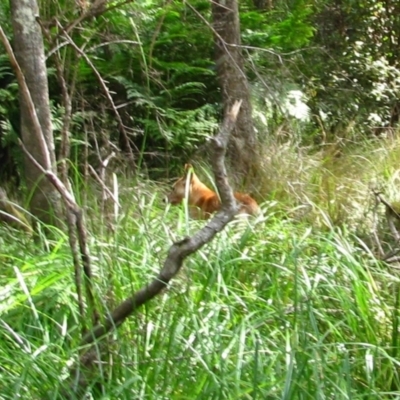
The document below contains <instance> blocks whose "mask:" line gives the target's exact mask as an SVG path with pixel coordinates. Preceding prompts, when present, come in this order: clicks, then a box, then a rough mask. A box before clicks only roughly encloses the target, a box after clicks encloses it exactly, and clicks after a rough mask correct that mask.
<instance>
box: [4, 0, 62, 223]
mask: <svg viewBox="0 0 400 400" xmlns="http://www.w3.org/2000/svg"><path fill="white" fill-rule="evenodd" d="M10 4H11V18H12V26H13V31H14V40H13V44H14V52H15V57H16V59H17V61H18V64H19V65H20V67H21V70H22V72H23V74H24V76H25V81H26V84H27V86H28V89H29V91H30V94H31V97H32V101H33V104H34V107H35V110H36V113H37V116H38V119H39V123H40V125H41V128H42V133H43V136H44V140H45V142H46V144H47V151H48V154H47V155H46V154H45V152H46V149H44V148H43V146H40V144H39V142H38V140H37V139H36V136H35V134H34V133H33V132H32V129H31V126H32V118H31V115H30V113H29V111H28V107H27V103H26V100H25V99H24V98H23V96H21V95H20V110H21V137H22V141H23V143H24V145H25V147H26V149H27V150H28V151H29V153H30V154H31V155H32V156H33V157H34V158H35V159H36V161H38V162H39V163H40V164H41V165H42V166H43V168H45V169H51V170H52V171H53V172H56V158H55V148H54V139H53V131H52V124H51V114H50V106H49V91H48V83H47V70H46V63H45V55H44V45H43V37H42V32H41V29H40V25H39V24H38V22H37V21H36V17H37V16H38V15H39V9H38V5H37V3H36V0H10ZM48 159H50V165H47V164H48V162H47V161H46V160H48ZM24 161H25V177H26V183H27V187H28V190H29V192H30V193H31V195H32V199H31V202H30V208H31V212H32V214H33V215H34V216H35V217H38V218H39V219H40V220H41V221H43V222H45V223H53V224H54V222H55V219H54V217H55V216H58V215H59V211H60V196H59V194H58V192H57V191H56V189H55V188H54V187H53V185H52V184H51V183H50V182H49V181H48V180H47V179H46V177H44V176H43V174H42V173H41V172H40V171H39V169H37V168H36V167H35V165H34V164H33V163H32V161H31V160H30V159H29V158H28V157H27V156H26V155H25V160H24Z"/></svg>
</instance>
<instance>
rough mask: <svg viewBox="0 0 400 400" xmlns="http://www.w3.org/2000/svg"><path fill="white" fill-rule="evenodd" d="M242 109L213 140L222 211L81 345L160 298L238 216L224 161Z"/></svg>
mask: <svg viewBox="0 0 400 400" xmlns="http://www.w3.org/2000/svg"><path fill="white" fill-rule="evenodd" d="M240 106H241V101H238V102H235V104H234V105H233V107H232V109H231V110H230V112H228V113H227V115H226V116H225V118H224V121H223V124H222V126H221V128H220V131H219V133H218V135H217V136H216V137H214V139H213V150H214V155H213V157H212V159H213V162H212V166H213V172H214V175H215V179H216V184H217V187H218V191H219V193H220V195H221V202H222V207H221V209H220V211H218V213H217V214H216V215H215V216H214V217H213V218H212V219H211V220H210V222H208V224H207V225H206V226H205V227H204V228H202V229H200V230H199V231H198V232H196V233H195V234H194V235H193V236H192V237H187V238H185V239H183V240H181V241H180V242H177V243H174V244H173V245H172V246H171V248H170V249H169V252H168V256H167V258H166V260H165V262H164V265H163V268H162V269H161V271H160V273H159V274H158V275H157V277H156V278H155V279H153V281H152V282H150V283H149V284H148V285H147V286H145V287H143V288H142V289H140V290H139V291H138V292H136V293H135V294H134V295H133V296H132V297H129V298H127V299H126V300H124V301H123V302H122V303H121V304H120V305H119V306H117V307H116V308H115V309H114V310H113V311H112V312H111V314H110V315H109V316H108V317H107V318H106V319H105V321H104V323H103V324H98V325H97V326H96V327H95V328H94V329H93V330H92V331H91V332H89V333H87V334H86V335H85V336H84V338H83V340H82V344H90V343H93V342H94V341H95V340H96V339H98V338H99V337H101V336H103V335H105V334H106V333H108V332H109V331H111V330H113V329H114V328H116V327H118V326H119V325H121V324H122V323H123V322H124V321H125V319H126V318H127V317H129V316H130V315H131V314H132V313H133V312H134V311H135V310H136V309H137V308H139V307H140V306H142V305H143V304H145V303H146V302H148V301H149V300H151V299H152V298H154V297H155V296H157V295H158V294H159V293H160V292H161V291H162V290H163V289H164V288H165V287H166V286H167V285H168V283H169V282H170V281H171V279H173V278H174V277H175V276H176V274H177V273H178V272H179V270H180V269H181V267H182V264H183V261H184V260H185V258H187V257H188V256H189V255H190V254H193V253H195V252H196V251H197V250H199V249H200V248H201V247H202V246H204V245H205V244H206V243H208V242H210V241H211V240H212V239H213V238H214V236H215V235H216V234H217V233H218V232H220V231H222V229H224V227H225V226H226V224H227V223H228V222H229V221H231V220H232V218H233V217H234V215H235V214H236V212H237V205H236V200H235V198H234V197H233V193H232V189H231V187H230V186H229V183H228V180H227V177H226V169H225V164H224V160H225V153H226V147H227V144H228V140H229V136H230V133H231V131H232V129H233V128H234V125H235V121H236V118H237V114H238V112H239V109H240Z"/></svg>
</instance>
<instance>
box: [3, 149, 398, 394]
mask: <svg viewBox="0 0 400 400" xmlns="http://www.w3.org/2000/svg"><path fill="white" fill-rule="evenodd" d="M380 151H382V153H383V151H384V150H380ZM396 151H397V150H396ZM389 153H390V157H393V160H398V158H396V157H395V156H394V155H393V154H392V153H391V152H389V151H387V153H385V154H386V155H385V156H383V155H380V156H379V157H378V156H376V157H377V158H376V159H378V158H379V159H380V160H381V161H382V165H376V166H375V167H374V168H375V173H376V176H377V177H379V178H381V179H382V180H383V181H384V182H387V183H388V185H393V181H391V179H392V177H393V172H394V171H395V170H396V168H397V167H396V166H395V161H393V162H392V161H390V157H389V156H388V154H389ZM376 154H379V151H378V150H376ZM314 156H315V155H309V156H307V157H310V160H308V161H307V158H306V155H304V159H303V160H302V163H303V164H302V165H303V167H302V168H304V169H303V170H302V171H301V170H300V168H297V171H298V172H299V173H298V175H297V178H296V177H295V175H294V171H295V167H294V166H293V169H292V171H293V175H291V174H290V173H289V171H288V169H287V168H286V169H285V168H283V170H282V171H280V170H279V169H277V170H276V177H275V179H276V181H275V185H276V186H274V187H275V191H273V192H270V193H271V194H270V199H271V198H272V200H267V201H265V202H264V203H263V205H262V208H263V215H261V216H259V217H257V218H256V219H246V218H238V219H237V220H235V221H233V222H232V223H230V224H229V226H228V227H227V229H225V230H224V231H223V232H221V233H220V234H219V235H218V237H217V238H216V239H215V240H214V241H213V242H212V243H210V244H209V245H207V246H205V247H204V248H202V249H201V250H200V251H199V252H198V253H196V254H195V255H194V256H193V257H191V258H190V259H188V260H187V261H186V262H185V266H184V269H183V270H182V271H181V272H180V274H179V276H178V277H177V278H176V279H175V280H174V281H173V282H172V284H171V285H170V287H169V288H168V290H166V291H165V292H164V293H162V295H161V296H159V297H158V298H156V299H155V300H154V301H152V302H150V303H148V304H147V305H146V306H145V307H143V308H141V309H140V310H139V311H138V312H137V313H136V314H135V315H133V316H132V317H131V318H129V320H128V321H126V322H125V323H124V324H123V325H122V326H121V327H120V328H119V329H118V330H117V331H115V332H114V333H113V334H112V335H110V337H109V338H108V339H107V340H105V341H104V344H103V345H101V346H100V347H99V349H101V352H102V356H103V358H102V360H101V361H102V362H101V363H98V364H97V365H96V367H95V368H94V370H93V371H92V374H91V377H90V382H91V385H90V386H89V387H88V388H87V392H88V397H87V398H94V399H129V400H131V399H182V400H183V399H207V400H209V399H366V398H368V399H381V398H389V396H393V397H394V398H395V397H396V396H400V379H399V376H398V370H399V361H398V350H397V348H398V346H399V343H398V341H399V339H398V328H397V326H398V311H399V310H398V297H399V287H400V286H399V285H400V280H399V276H398V274H397V273H396V272H395V271H394V270H391V268H390V267H389V266H387V265H385V264H383V263H380V262H379V261H377V260H376V259H375V257H374V255H373V253H372V251H370V250H369V246H368V245H367V243H365V242H364V239H363V238H360V236H357V235H356V232H357V231H356V230H355V229H354V224H353V222H354V221H356V218H355V216H354V215H353V208H352V207H353V206H352V205H351V204H353V203H352V202H354V205H357V206H362V207H365V209H368V208H367V205H366V199H365V197H364V196H362V195H361V194H360V193H361V192H363V191H362V190H361V188H363V190H364V189H366V188H367V187H368V185H369V182H368V181H367V180H365V179H364V176H367V175H368V176H369V174H368V171H364V173H365V175H360V172H357V171H363V169H362V168H361V166H359V165H358V164H357V163H356V162H354V164H353V163H352V162H351V160H362V159H364V160H367V161H366V164H365V165H369V164H370V163H371V158H369V153H368V154H364V156H363V157H361V155H360V156H359V155H356V154H354V153H353V154H351V155H349V156H348V157H349V159H347V155H344V156H343V157H345V158H346V160H344V161H346V162H348V163H349V164H351V165H352V168H353V169H352V168H350V167H349V168H347V167H346V168H345V167H344V165H346V163H345V162H344V164H343V165H342V166H341V167H339V166H337V167H336V166H335V165H332V166H329V168H328V166H326V164H325V167H321V164H315V168H314V169H313V167H312V165H313V163H314V161H312V159H311V158H312V157H314ZM315 157H316V156H315ZM371 157H372V156H371ZM307 162H309V164H307ZM360 162H361V161H360ZM288 165H291V164H290V163H289V164H288ZM305 165H308V167H307V168H306V167H305ZM365 165H364V167H365ZM308 168H309V169H308ZM342 168H343V169H344V170H343V171H342V172H341V173H339V171H341V170H342ZM331 170H334V173H333V172H332V171H331ZM385 171H386V173H385ZM302 173H304V176H308V178H307V179H305V180H304V182H305V183H307V184H309V185H310V186H309V188H308V189H307V188H306V186H307V185H306V184H305V183H304V186H302V185H299V186H298V187H299V188H300V189H301V188H303V189H301V190H300V189H299V191H296V196H298V197H295V199H298V198H299V199H301V201H303V200H304V199H306V198H308V199H310V202H309V205H311V207H312V212H313V213H314V219H312V218H311V217H310V214H306V215H302V216H299V215H298V214H296V212H294V211H293V209H294V208H296V207H297V208H298V207H299V206H301V204H300V202H299V203H297V202H296V201H294V199H293V196H292V195H293V193H294V192H291V190H294V189H293V187H294V184H295V183H296V182H295V179H298V180H299V179H300V178H301V176H302ZM331 173H332V174H333V176H334V187H333V189H332V199H331V200H332V201H333V204H335V202H337V203H341V205H342V206H343V209H342V210H343V214H342V217H341V219H340V224H338V223H337V222H338V221H335V220H334V218H333V216H332V214H331V211H332V209H329V207H328V203H329V202H328V200H327V199H326V198H325V196H322V195H321V193H322V192H323V193H325V192H324V191H325V190H326V189H324V188H321V189H318V188H317V187H316V186H313V184H312V182H320V183H321V182H325V178H324V177H323V176H329V175H330V174H331ZM285 174H286V175H285ZM371 174H372V173H371ZM278 175H280V179H279V176H278ZM271 176H272V174H271ZM290 176H292V177H291V178H290V179H291V180H292V183H290V179H289V177H290ZM357 176H358V178H359V181H357ZM285 177H287V178H288V179H287V180H285ZM299 177H300V178H299ZM279 182H281V186H278V184H279ZM340 185H342V187H343V189H342V190H343V191H345V192H346V193H347V195H346V196H344V197H342V195H341V194H340V190H339V189H338V188H339V187H340ZM347 185H349V187H347ZM354 185H355V186H356V187H354ZM279 188H280V190H281V192H280V195H279V196H278V195H277V193H278V189H279ZM289 189H290V190H289ZM77 190H78V189H77ZM85 190H86V194H87V195H88V199H89V201H88V204H87V207H86V211H87V216H88V217H87V223H88V227H89V230H90V235H89V243H90V248H91V254H92V258H93V269H94V280H95V285H94V286H95V292H96V297H97V300H98V303H99V304H100V305H101V308H102V310H103V311H104V312H106V310H109V309H112V308H113V307H114V306H115V305H116V304H118V302H119V301H121V300H122V299H124V298H126V297H128V296H130V295H131V294H132V293H133V292H135V291H136V290H137V289H139V288H140V287H142V286H143V285H144V284H145V283H146V282H147V281H148V280H149V279H151V278H152V277H154V275H155V274H156V273H157V271H158V270H159V268H160V265H161V264H162V261H163V260H164V258H165V256H166V253H167V250H168V248H169V246H170V244H171V243H172V242H173V241H175V240H178V239H179V238H182V237H184V236H186V235H190V234H191V233H192V232H194V231H195V230H196V229H198V228H199V227H201V226H202V225H203V223H202V222H200V221H187V220H186V219H185V213H184V211H183V210H180V209H179V208H169V207H167V208H165V207H164V206H163V205H162V202H161V199H162V192H163V190H162V186H160V185H155V184H153V183H151V182H140V183H138V184H137V185H136V187H135V188H129V187H128V186H127V185H121V186H120V201H121V203H122V204H123V208H122V210H120V212H119V215H118V216H117V217H116V218H114V216H113V214H112V212H111V213H110V215H109V216H108V217H107V219H103V217H102V216H100V213H99V211H100V208H101V201H100V200H98V199H99V197H98V196H97V195H95V194H96V191H95V190H93V191H92V190H91V188H85ZM319 190H321V191H322V192H319ZM392 190H393V191H395V189H394V188H393V187H392ZM285 191H288V192H287V193H288V195H287V196H284V193H285ZM266 193H267V192H266ZM275 194H276V195H275ZM357 194H358V195H357ZM78 195H79V193H78ZM78 197H79V196H78ZM274 198H275V200H274ZM343 199H345V200H346V202H344V200H343ZM278 200H279V201H278ZM335 207H336V206H335ZM337 207H339V204H338V205H337ZM361 214H362V213H361ZM335 215H336V214H335ZM362 217H363V216H362V215H361V221H362ZM318 221H323V224H324V229H320V223H319V222H318ZM106 222H107V224H106ZM41 241H42V243H41V245H39V244H34V243H32V242H31V241H30V240H29V239H28V238H26V237H25V236H24V235H23V233H20V232H16V231H14V230H12V229H8V228H5V227H1V228H0V260H1V266H0V287H1V290H0V398H1V399H17V398H23V399H63V398H66V395H67V394H68V393H69V394H71V396H72V398H74V397H73V393H72V389H71V381H70V380H69V379H68V371H70V368H71V366H74V365H76V360H77V358H78V356H79V353H80V348H79V342H80V335H81V331H80V327H79V315H78V307H77V303H76V294H75V288H74V280H73V267H72V261H71V256H70V252H69V248H68V239H67V237H66V236H65V234H64V233H63V232H61V231H54V232H53V235H52V238H51V239H45V238H42V239H41Z"/></svg>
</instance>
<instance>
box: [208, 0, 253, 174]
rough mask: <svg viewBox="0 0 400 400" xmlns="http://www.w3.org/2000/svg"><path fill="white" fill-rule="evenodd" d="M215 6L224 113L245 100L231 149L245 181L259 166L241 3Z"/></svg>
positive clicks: (229, 0)
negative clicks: (245, 59)
mask: <svg viewBox="0 0 400 400" xmlns="http://www.w3.org/2000/svg"><path fill="white" fill-rule="evenodd" d="M211 4H212V16H213V27H214V30H215V62H216V66H217V75H218V80H219V84H220V87H221V90H222V100H223V105H224V112H227V111H228V110H229V109H230V108H231V107H232V104H233V103H234V102H235V101H236V100H242V108H241V110H240V113H239V116H238V119H237V122H236V127H235V129H234V131H233V132H232V136H231V141H230V144H229V147H228V159H229V160H230V163H231V165H232V166H233V167H234V169H235V175H236V177H237V178H239V179H240V180H242V181H243V180H245V179H246V178H250V179H251V177H252V176H253V175H254V173H255V170H256V164H257V152H256V143H257V142H256V134H255V130H254V125H253V119H252V106H251V101H250V91H249V85H248V81H247V77H246V75H245V73H244V68H243V65H244V61H243V55H242V51H241V48H240V44H241V41H240V23H239V10H238V2H237V0H214V1H213V2H211Z"/></svg>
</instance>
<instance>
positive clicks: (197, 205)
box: [167, 164, 260, 219]
mask: <svg viewBox="0 0 400 400" xmlns="http://www.w3.org/2000/svg"><path fill="white" fill-rule="evenodd" d="M188 174H190V175H189V178H188ZM186 182H189V184H190V186H189V188H188V189H187V188H186ZM186 193H188V195H189V198H188V205H189V207H190V209H189V213H190V216H191V217H192V218H194V219H208V218H209V217H210V215H211V214H212V213H213V212H215V211H218V210H219V209H220V208H221V201H220V199H219V197H218V195H217V193H215V192H214V191H212V190H211V189H209V188H208V187H207V186H206V185H205V184H204V183H203V182H201V181H200V179H199V178H198V177H197V176H196V174H195V173H194V172H193V167H192V166H191V165H190V164H186V165H185V174H184V175H183V177H182V178H179V179H178V180H177V181H176V182H175V184H174V186H173V188H172V192H171V193H170V194H169V195H168V196H167V201H168V202H169V203H171V204H172V205H177V204H180V203H181V202H182V200H183V199H184V198H185V197H186ZM234 196H235V198H236V200H237V201H238V203H239V205H240V208H239V212H238V214H249V215H255V214H258V213H259V212H260V208H259V207H258V204H257V202H256V201H255V200H254V199H252V198H251V197H250V196H249V195H247V194H244V193H237V192H236V193H234Z"/></svg>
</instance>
